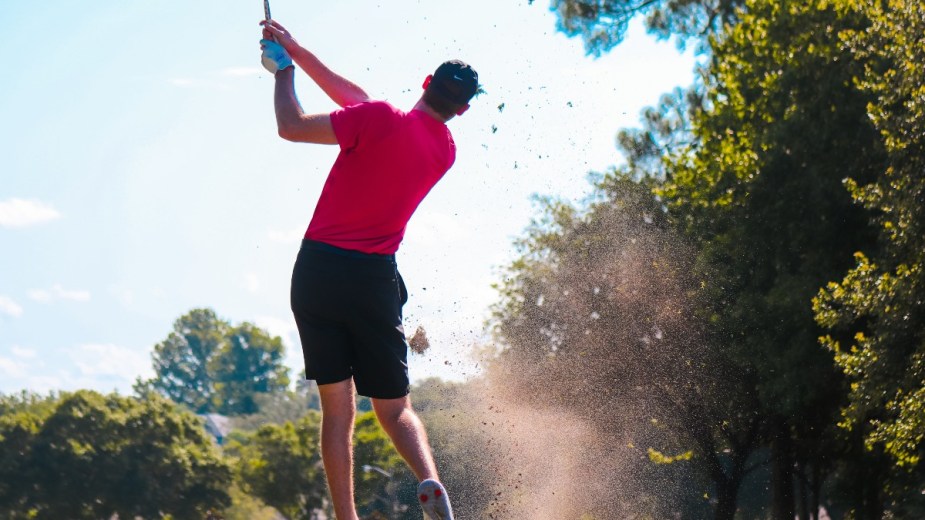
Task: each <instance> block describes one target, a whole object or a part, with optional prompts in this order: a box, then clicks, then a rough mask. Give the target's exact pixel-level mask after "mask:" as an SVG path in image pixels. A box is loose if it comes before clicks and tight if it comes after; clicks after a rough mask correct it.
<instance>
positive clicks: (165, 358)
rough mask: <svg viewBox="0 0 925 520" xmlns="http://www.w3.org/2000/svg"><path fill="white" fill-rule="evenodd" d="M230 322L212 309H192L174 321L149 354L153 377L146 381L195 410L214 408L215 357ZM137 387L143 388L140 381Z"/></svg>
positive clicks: (155, 388) (175, 400)
mask: <svg viewBox="0 0 925 520" xmlns="http://www.w3.org/2000/svg"><path fill="white" fill-rule="evenodd" d="M230 328H231V325H230V324H229V323H228V322H226V321H224V320H221V319H219V318H218V316H216V314H215V311H213V310H211V309H193V310H192V311H190V312H188V313H187V314H184V315H183V316H180V317H179V318H178V319H177V321H175V322H174V324H173V331H172V332H171V333H170V334H169V335H168V336H167V339H165V340H164V341H162V342H160V343H158V344H157V345H155V347H154V352H153V354H152V355H151V359H152V362H153V364H154V372H155V377H154V379H152V380H151V381H149V382H147V383H148V384H149V385H150V386H151V388H153V389H154V390H156V391H157V392H160V393H161V394H163V395H164V396H166V397H167V398H169V399H170V400H172V401H173V402H175V403H177V404H182V405H184V406H186V407H187V408H189V409H190V410H192V411H194V412H196V413H208V412H214V411H215V377H214V372H213V370H212V369H213V366H214V365H215V363H216V357H218V355H219V354H220V353H221V352H222V350H223V349H224V348H225V341H226V337H227V335H228V330H229V329H230ZM136 391H139V392H141V391H143V390H142V389H141V385H137V386H136Z"/></svg>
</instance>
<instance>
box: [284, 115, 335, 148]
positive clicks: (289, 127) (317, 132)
mask: <svg viewBox="0 0 925 520" xmlns="http://www.w3.org/2000/svg"><path fill="white" fill-rule="evenodd" d="M276 131H277V133H278V134H279V136H280V137H282V138H283V139H285V140H287V141H292V142H296V143H317V144H337V138H336V136H335V135H334V129H333V127H332V126H331V118H330V117H329V116H328V115H327V114H317V115H300V116H299V117H295V118H287V117H280V118H277V120H276Z"/></svg>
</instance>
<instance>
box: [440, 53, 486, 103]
mask: <svg viewBox="0 0 925 520" xmlns="http://www.w3.org/2000/svg"><path fill="white" fill-rule="evenodd" d="M429 88H431V89H433V90H434V92H436V93H437V94H440V95H441V96H443V97H444V98H446V99H447V100H448V101H452V102H453V103H456V104H459V105H465V104H467V103H469V100H470V99H472V97H473V96H475V94H476V93H477V92H478V91H479V74H478V72H476V71H475V69H473V68H472V67H471V66H469V64H467V63H464V62H462V61H459V60H450V61H446V62H443V63H442V64H441V65H440V66H439V67H437V70H436V72H434V78H433V79H432V80H431V81H430V87H429Z"/></svg>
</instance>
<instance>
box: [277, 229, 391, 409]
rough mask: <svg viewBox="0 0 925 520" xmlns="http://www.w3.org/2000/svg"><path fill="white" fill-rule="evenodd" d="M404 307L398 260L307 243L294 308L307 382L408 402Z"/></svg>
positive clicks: (295, 274)
mask: <svg viewBox="0 0 925 520" xmlns="http://www.w3.org/2000/svg"><path fill="white" fill-rule="evenodd" d="M407 300H408V291H407V289H406V288H405V284H404V282H403V281H402V279H401V275H399V274H398V266H397V265H396V263H395V257H394V256H393V255H375V254H366V253H360V252H358V251H350V250H347V249H341V248H338V247H334V246H331V245H328V244H324V243H321V242H315V241H311V240H303V241H302V247H301V249H300V250H299V256H298V258H296V262H295V268H294V269H293V271H292V287H291V290H290V303H291V306H292V313H293V314H294V315H295V321H296V325H297V326H298V328H299V337H300V338H301V340H302V354H303V355H304V357H305V376H306V377H307V378H308V379H314V380H315V381H316V382H317V383H318V384H319V385H324V384H329V383H337V382H339V381H344V380H346V379H350V378H351V377H352V378H353V381H354V384H355V385H356V389H357V393H359V394H360V395H364V396H367V397H373V398H377V399H395V398H399V397H404V396H405V395H408V343H407V342H406V341H405V331H404V328H403V327H402V314H401V309H402V306H403V305H404V304H405V302H406V301H407Z"/></svg>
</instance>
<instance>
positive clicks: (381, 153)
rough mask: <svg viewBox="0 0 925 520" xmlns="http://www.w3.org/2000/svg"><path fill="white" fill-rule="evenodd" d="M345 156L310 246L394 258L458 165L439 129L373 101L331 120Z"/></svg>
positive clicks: (331, 178)
mask: <svg viewBox="0 0 925 520" xmlns="http://www.w3.org/2000/svg"><path fill="white" fill-rule="evenodd" d="M331 124H332V125H333V127H334V134H335V135H336V136H337V142H338V144H339V145H340V154H339V155H338V156H337V160H336V161H335V162H334V166H333V167H331V173H329V174H328V179H327V181H325V183H324V188H323V189H322V191H321V197H320V198H319V199H318V204H317V206H315V214H314V216H312V220H311V223H310V224H309V225H308V230H307V231H306V232H305V238H308V239H311V240H317V241H319V242H325V243H327V244H330V245H333V246H337V247H341V248H344V249H352V250H355V251H361V252H364V253H379V254H392V253H395V251H397V250H398V245H399V244H400V243H401V241H402V237H404V235H405V226H406V225H407V224H408V220H409V219H410V218H411V215H412V214H413V213H414V210H416V209H417V207H418V205H419V204H420V203H421V201H422V200H423V199H424V196H425V195H427V193H428V192H429V191H430V190H431V188H433V187H434V185H435V184H437V181H439V180H440V179H441V178H442V177H443V174H445V173H446V172H447V170H449V169H450V166H452V165H453V161H455V160H456V144H455V143H454V142H453V136H452V135H451V134H450V130H449V129H448V128H447V127H446V125H445V124H444V123H442V122H441V121H437V120H436V119H434V118H432V117H431V116H429V115H427V114H425V113H424V112H421V111H419V110H412V111H411V112H407V113H405V112H402V111H401V110H399V109H397V108H395V107H393V106H392V105H390V104H389V103H386V102H384V101H368V102H365V103H360V104H358V105H354V106H349V107H346V108H343V109H341V110H337V111H335V112H333V113H331Z"/></svg>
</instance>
